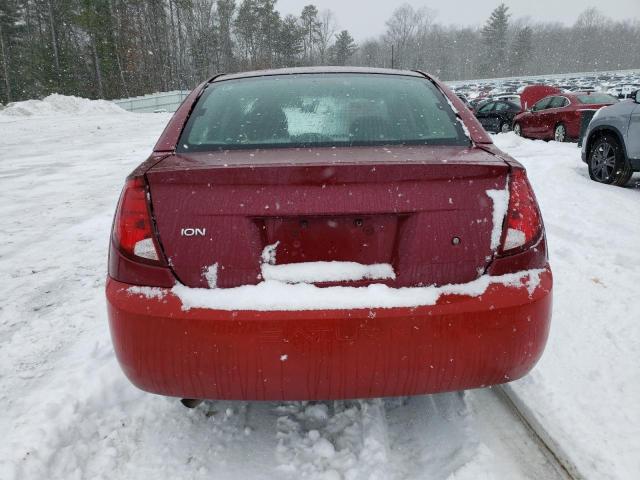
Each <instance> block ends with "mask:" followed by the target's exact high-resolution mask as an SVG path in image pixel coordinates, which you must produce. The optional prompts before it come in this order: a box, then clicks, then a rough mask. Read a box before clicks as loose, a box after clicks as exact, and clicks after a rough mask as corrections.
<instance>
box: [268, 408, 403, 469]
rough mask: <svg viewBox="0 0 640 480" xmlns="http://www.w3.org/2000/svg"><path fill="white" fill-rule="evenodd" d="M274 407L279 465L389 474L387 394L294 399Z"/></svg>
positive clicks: (291, 467)
mask: <svg viewBox="0 0 640 480" xmlns="http://www.w3.org/2000/svg"><path fill="white" fill-rule="evenodd" d="M275 411H276V412H277V413H279V414H281V416H280V417H279V418H278V420H277V429H278V433H277V437H278V447H277V452H276V456H277V458H278V461H279V462H280V467H279V469H280V470H281V471H284V472H288V473H291V474H292V475H293V476H300V477H304V478H311V479H323V480H338V479H343V478H344V479H348V480H366V479H371V480H376V479H380V480H382V479H387V478H390V473H391V472H390V471H389V468H388V466H389V463H388V439H387V436H388V432H387V424H386V417H385V405H384V401H383V400H382V399H371V400H354V401H336V402H318V403H315V402H312V403H308V402H290V403H285V404H282V405H279V406H277V407H276V408H275Z"/></svg>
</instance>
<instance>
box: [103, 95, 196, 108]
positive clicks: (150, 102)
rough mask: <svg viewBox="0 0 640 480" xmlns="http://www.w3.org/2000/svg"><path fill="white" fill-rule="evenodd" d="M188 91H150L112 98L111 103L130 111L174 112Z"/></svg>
mask: <svg viewBox="0 0 640 480" xmlns="http://www.w3.org/2000/svg"><path fill="white" fill-rule="evenodd" d="M189 93H190V90H174V91H171V92H160V93H151V94H149V95H143V96H140V97H131V98H122V99H120V100H113V103H115V104H116V105H118V106H119V107H120V108H124V109H125V110H128V111H130V112H138V113H150V112H175V111H176V110H177V109H178V107H179V106H180V104H181V103H182V101H183V100H184V99H185V97H186V96H187V95H189Z"/></svg>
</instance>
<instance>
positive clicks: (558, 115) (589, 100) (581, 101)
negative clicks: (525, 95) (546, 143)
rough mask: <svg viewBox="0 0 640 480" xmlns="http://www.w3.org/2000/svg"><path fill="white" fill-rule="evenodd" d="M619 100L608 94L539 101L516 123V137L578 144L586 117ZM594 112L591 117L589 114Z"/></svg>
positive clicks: (567, 95)
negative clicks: (576, 142) (575, 142)
mask: <svg viewBox="0 0 640 480" xmlns="http://www.w3.org/2000/svg"><path fill="white" fill-rule="evenodd" d="M617 101H618V100H617V99H616V98H614V97H612V96H611V95H607V94H606V93H580V92H577V93H557V94H553V95H549V96H546V97H544V98H543V99H541V100H538V101H537V102H536V103H535V104H534V105H533V106H532V107H531V108H530V109H528V110H526V111H524V112H522V113H520V114H519V115H517V116H516V117H515V118H514V120H513V122H514V123H513V131H514V132H515V133H516V135H521V136H523V137H527V138H539V139H542V140H555V141H557V142H566V141H577V139H578V138H579V137H580V132H581V129H582V121H583V116H585V115H586V114H588V115H589V118H590V117H591V116H592V114H593V112H595V111H597V110H599V109H600V108H602V107H606V106H607V105H612V104H614V103H617ZM587 112H590V113H587Z"/></svg>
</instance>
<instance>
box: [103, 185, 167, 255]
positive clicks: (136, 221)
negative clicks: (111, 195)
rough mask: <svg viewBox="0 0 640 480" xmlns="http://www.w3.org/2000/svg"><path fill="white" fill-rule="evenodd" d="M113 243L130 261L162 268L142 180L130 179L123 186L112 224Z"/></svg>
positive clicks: (145, 189)
mask: <svg viewBox="0 0 640 480" xmlns="http://www.w3.org/2000/svg"><path fill="white" fill-rule="evenodd" d="M113 242H114V244H115V246H116V247H117V248H118V250H120V252H122V253H123V254H124V255H126V256H128V257H130V258H132V259H135V260H142V261H144V262H146V263H154V264H157V265H161V264H163V262H161V261H160V259H161V258H162V257H161V256H160V252H159V251H158V246H157V243H156V239H155V234H154V229H153V225H152V223H151V215H150V214H149V206H148V202H147V188H146V184H145V181H144V179H143V178H142V177H135V178H131V179H129V180H127V183H126V184H125V186H124V189H123V191H122V195H121V196H120V202H119V203H118V208H117V210H116V216H115V219H114V222H113Z"/></svg>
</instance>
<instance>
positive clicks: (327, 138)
mask: <svg viewBox="0 0 640 480" xmlns="http://www.w3.org/2000/svg"><path fill="white" fill-rule="evenodd" d="M386 144H412V145H416V144H418V145H468V144H469V139H468V138H467V137H466V136H465V134H464V131H463V128H462V125H461V123H460V122H459V121H458V119H457V118H456V116H455V114H454V112H453V110H452V108H451V106H450V105H449V103H448V102H447V101H446V99H445V98H444V96H443V94H442V93H441V92H440V91H439V90H438V89H437V88H436V87H435V86H434V85H433V84H432V83H431V82H429V81H428V80H426V79H423V78H417V77H410V76H400V75H379V74H300V75H275V76H265V77H255V78H244V79H236V80H227V81H221V82H219V83H213V84H212V85H210V86H209V87H208V88H207V89H206V90H205V92H204V93H203V94H202V97H201V98H200V100H199V101H198V103H197V104H196V106H195V108H194V111H193V112H192V114H191V116H190V118H189V120H188V121H187V125H186V127H185V130H184V132H183V133H182V136H181V138H180V143H179V148H178V150H179V151H182V152H185V151H206V150H212V149H231V148H234V149H239V148H240V149H242V148H247V149H248V148H269V147H300V146H334V145H336V146H345V145H386Z"/></svg>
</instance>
